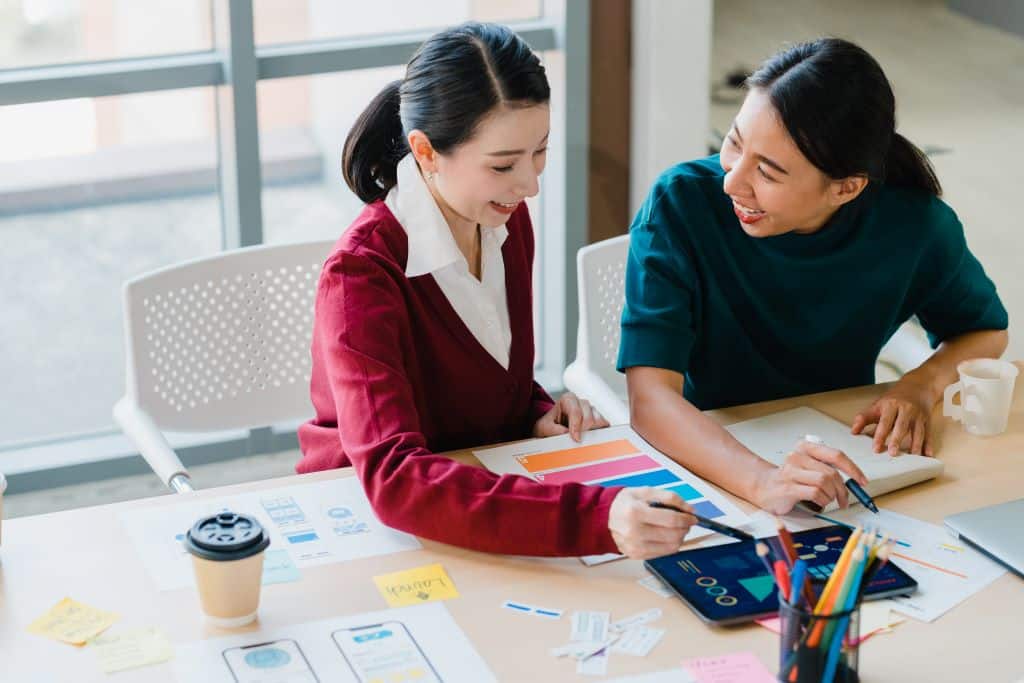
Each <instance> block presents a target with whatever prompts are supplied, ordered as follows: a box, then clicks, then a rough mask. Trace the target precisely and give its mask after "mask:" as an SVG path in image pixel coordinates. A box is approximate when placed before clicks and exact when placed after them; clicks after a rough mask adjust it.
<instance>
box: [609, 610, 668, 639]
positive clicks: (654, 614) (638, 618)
mask: <svg viewBox="0 0 1024 683" xmlns="http://www.w3.org/2000/svg"><path fill="white" fill-rule="evenodd" d="M658 619H661V608H660V607H652V608H651V609H649V610H646V611H644V612H640V613H639V614H634V615H633V616H631V617H626V618H625V619H619V620H618V621H616V622H614V623H613V624H612V625H611V630H612V632H613V633H622V632H623V631H627V630H629V629H631V628H633V627H634V626H643V625H644V624H649V623H651V622H652V621H656V620H658Z"/></svg>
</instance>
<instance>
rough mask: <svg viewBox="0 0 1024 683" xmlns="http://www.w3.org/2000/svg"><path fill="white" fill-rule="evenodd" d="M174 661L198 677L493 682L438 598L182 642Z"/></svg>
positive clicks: (182, 676)
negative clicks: (377, 610)
mask: <svg viewBox="0 0 1024 683" xmlns="http://www.w3.org/2000/svg"><path fill="white" fill-rule="evenodd" d="M174 667H175V673H176V675H177V680H181V681H204V683H234V682H235V681H290V682H293V683H299V682H304V681H309V682H311V683H312V682H313V681H332V683H333V682H337V683H362V682H365V681H377V680H379V681H385V682H390V681H415V682H416V683H440V681H481V682H486V681H496V680H497V679H496V678H495V676H494V674H493V673H492V672H491V671H490V669H489V668H488V667H487V664H486V663H485V662H484V660H483V659H482V658H481V657H480V655H479V654H478V653H477V651H476V650H475V649H474V648H473V645H472V643H470V641H469V639H468V638H466V635H465V633H463V632H462V630H461V629H460V628H459V627H458V625H457V624H456V623H455V620H454V619H452V617H451V615H450V614H449V613H448V610H446V609H445V608H444V606H443V605H441V604H439V603H432V604H429V605H417V606H415V607H403V608H401V609H392V610H383V611H380V612H371V613H365V614H355V615H351V616H345V617H334V618H331V619H323V620H320V621H315V622H307V623H304V624H295V625H292V626H282V627H279V628H275V629H272V630H266V631H264V630H260V631H254V632H250V633H244V634H239V635H234V636H227V637H223V638H213V639H209V640H202V641H198V642H195V643H189V644H187V645H182V646H179V647H178V648H177V656H176V657H175V659H174Z"/></svg>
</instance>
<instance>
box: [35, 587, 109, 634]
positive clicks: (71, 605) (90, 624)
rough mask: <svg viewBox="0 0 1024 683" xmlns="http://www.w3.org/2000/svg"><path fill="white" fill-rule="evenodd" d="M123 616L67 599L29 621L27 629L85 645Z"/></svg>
mask: <svg viewBox="0 0 1024 683" xmlns="http://www.w3.org/2000/svg"><path fill="white" fill-rule="evenodd" d="M120 618H121V617H119V616H118V615H116V614H114V613H113V612H105V611H103V610H101V609H96V608H95V607H90V606H89V605H84V604H82V603H80V602H77V601H75V600H72V599H71V598H64V599H63V600H61V601H60V602H58V603H57V604H56V605H54V606H53V607H51V608H50V609H49V611H47V613H46V614H44V615H43V616H41V617H39V618H38V619H36V620H35V621H33V622H32V623H31V624H29V626H28V631H29V633H35V634H36V635H39V636H44V637H46V638H53V639H54V640H61V641H64V642H65V643H71V644H72V645H84V644H85V643H86V642H88V641H89V640H91V639H93V638H95V637H96V636H97V635H99V634H100V633H102V632H103V631H105V630H107V629H108V628H110V626H111V625H112V624H113V623H114V622H116V621H117V620H118V619H120Z"/></svg>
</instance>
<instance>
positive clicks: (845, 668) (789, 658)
mask: <svg viewBox="0 0 1024 683" xmlns="http://www.w3.org/2000/svg"><path fill="white" fill-rule="evenodd" d="M859 639H860V603H857V605H856V606H855V607H854V608H853V609H851V610H847V611H845V612H837V613H835V614H829V615H819V614H812V613H810V612H808V611H806V610H804V609H802V608H799V607H796V606H794V605H791V604H789V602H787V601H786V600H784V599H782V598H781V597H780V599H779V676H778V680H779V681H783V682H784V683H832V682H835V683H856V681H858V680H859V678H858V675H857V654H858V648H859V646H860V643H859Z"/></svg>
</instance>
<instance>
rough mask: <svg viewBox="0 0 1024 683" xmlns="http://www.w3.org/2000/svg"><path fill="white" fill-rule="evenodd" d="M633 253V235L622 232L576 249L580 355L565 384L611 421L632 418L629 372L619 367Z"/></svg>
mask: <svg viewBox="0 0 1024 683" xmlns="http://www.w3.org/2000/svg"><path fill="white" fill-rule="evenodd" d="M628 253H629V235H622V236H620V237H613V238H611V239H608V240H604V241H602V242H597V243H595V244H591V245H589V246H586V247H583V248H582V249H580V250H579V252H578V253H577V254H576V282H577V289H578V298H579V308H580V321H579V326H578V327H577V332H576V360H575V361H573V362H572V364H570V365H569V367H567V368H566V369H565V372H564V373H563V375H562V380H563V381H564V382H565V388H566V389H568V390H569V391H572V392H574V393H576V394H578V395H579V396H580V397H582V398H585V399H587V400H588V401H590V402H591V403H592V404H593V405H594V407H595V408H597V410H598V412H600V413H601V414H602V415H604V416H605V418H606V419H607V420H608V422H610V423H611V424H625V423H628V422H629V404H628V398H627V395H626V378H625V376H624V375H623V374H622V373H620V372H618V371H617V370H616V369H615V361H616V357H617V355H618V353H619V336H620V328H619V322H620V319H621V317H622V307H623V305H624V304H625V301H626V292H625V280H626V256H627V254H628Z"/></svg>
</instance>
